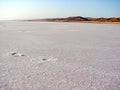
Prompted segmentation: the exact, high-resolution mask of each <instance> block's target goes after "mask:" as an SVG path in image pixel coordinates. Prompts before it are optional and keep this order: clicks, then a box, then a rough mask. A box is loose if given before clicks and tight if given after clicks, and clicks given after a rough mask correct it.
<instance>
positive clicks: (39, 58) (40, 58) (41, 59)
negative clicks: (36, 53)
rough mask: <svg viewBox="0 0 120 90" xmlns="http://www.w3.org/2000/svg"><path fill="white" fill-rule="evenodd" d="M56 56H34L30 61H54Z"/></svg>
mask: <svg viewBox="0 0 120 90" xmlns="http://www.w3.org/2000/svg"><path fill="white" fill-rule="evenodd" d="M56 60H57V58H54V57H42V56H40V57H36V58H33V59H31V62H33V63H45V62H51V61H56Z"/></svg>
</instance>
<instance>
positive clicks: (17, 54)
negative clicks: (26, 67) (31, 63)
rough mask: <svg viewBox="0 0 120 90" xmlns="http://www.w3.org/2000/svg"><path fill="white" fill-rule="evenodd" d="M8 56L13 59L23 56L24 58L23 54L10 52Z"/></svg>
mask: <svg viewBox="0 0 120 90" xmlns="http://www.w3.org/2000/svg"><path fill="white" fill-rule="evenodd" d="M9 55H10V56H13V57H23V56H25V55H24V54H22V53H19V52H10V54H9Z"/></svg>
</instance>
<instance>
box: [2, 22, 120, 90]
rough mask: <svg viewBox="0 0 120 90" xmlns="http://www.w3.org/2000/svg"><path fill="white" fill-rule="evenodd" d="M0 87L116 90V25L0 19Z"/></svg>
mask: <svg viewBox="0 0 120 90" xmlns="http://www.w3.org/2000/svg"><path fill="white" fill-rule="evenodd" d="M0 90H120V25H115V24H114V25H112V24H87V23H50V22H12V21H10V22H3V21H1V22H0Z"/></svg>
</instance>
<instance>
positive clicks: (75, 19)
mask: <svg viewBox="0 0 120 90" xmlns="http://www.w3.org/2000/svg"><path fill="white" fill-rule="evenodd" d="M31 21H50V22H120V17H118V18H92V17H81V16H75V17H67V18H48V19H37V20H31Z"/></svg>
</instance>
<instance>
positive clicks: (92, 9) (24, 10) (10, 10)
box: [0, 0, 120, 20]
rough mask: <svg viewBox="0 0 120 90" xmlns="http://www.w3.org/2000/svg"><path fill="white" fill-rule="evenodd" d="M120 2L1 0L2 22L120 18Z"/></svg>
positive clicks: (119, 0) (0, 12)
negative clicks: (56, 18) (61, 18)
mask: <svg viewBox="0 0 120 90" xmlns="http://www.w3.org/2000/svg"><path fill="white" fill-rule="evenodd" d="M119 8H120V0H0V20H9V19H37V18H38V19H39V18H52V17H53V18H54V17H68V16H85V17H120V9H119Z"/></svg>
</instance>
